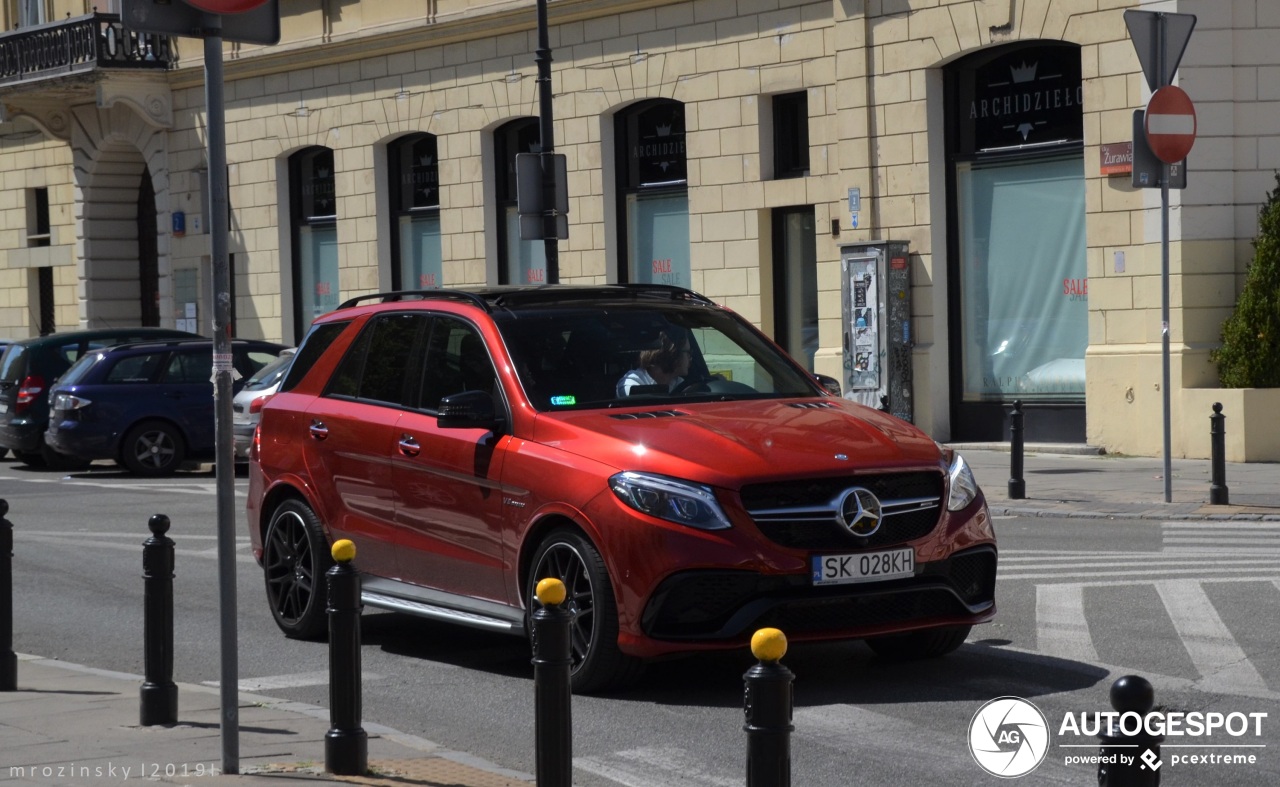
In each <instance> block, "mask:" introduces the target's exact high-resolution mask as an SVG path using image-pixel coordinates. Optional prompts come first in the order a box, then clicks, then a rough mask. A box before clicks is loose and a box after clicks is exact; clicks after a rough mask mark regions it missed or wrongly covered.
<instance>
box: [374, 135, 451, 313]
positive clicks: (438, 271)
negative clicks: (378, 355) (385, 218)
mask: <svg viewBox="0 0 1280 787" xmlns="http://www.w3.org/2000/svg"><path fill="white" fill-rule="evenodd" d="M387 170H388V178H387V182H388V183H390V184H391V259H392V264H391V287H392V289H396V290H428V289H434V288H437V287H442V286H444V284H445V282H444V272H443V267H444V256H443V251H442V249H441V241H440V158H439V155H438V146H437V142H436V137H435V135H433V134H410V135H409V136H407V137H402V138H401V139H398V140H396V141H395V142H394V143H392V144H391V146H390V147H388V148H387Z"/></svg>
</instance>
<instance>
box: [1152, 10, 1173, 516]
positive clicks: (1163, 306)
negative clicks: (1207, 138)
mask: <svg viewBox="0 0 1280 787" xmlns="http://www.w3.org/2000/svg"><path fill="white" fill-rule="evenodd" d="M1156 19H1157V20H1158V23H1157V25H1156V74H1157V77H1156V86H1157V89H1159V88H1162V87H1164V86H1165V85H1166V84H1167V82H1166V80H1165V76H1164V72H1165V56H1166V51H1165V50H1166V48H1167V46H1168V42H1167V41H1166V40H1165V27H1166V25H1167V24H1168V23H1167V21H1166V20H1165V17H1164V14H1162V13H1157V14H1156ZM1160 328H1161V330H1160V393H1161V397H1160V398H1161V402H1162V404H1163V408H1164V413H1163V425H1164V502H1166V503H1172V502H1173V460H1172V459H1171V458H1170V455H1171V453H1172V439H1171V437H1170V435H1171V433H1172V426H1171V423H1170V403H1169V402H1170V393H1169V165H1168V164H1164V163H1162V164H1161V169H1160Z"/></svg>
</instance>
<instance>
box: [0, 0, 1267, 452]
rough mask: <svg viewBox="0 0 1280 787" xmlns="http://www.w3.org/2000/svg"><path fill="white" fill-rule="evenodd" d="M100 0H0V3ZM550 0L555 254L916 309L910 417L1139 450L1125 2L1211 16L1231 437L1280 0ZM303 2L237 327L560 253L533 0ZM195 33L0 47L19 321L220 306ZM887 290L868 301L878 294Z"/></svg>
mask: <svg viewBox="0 0 1280 787" xmlns="http://www.w3.org/2000/svg"><path fill="white" fill-rule="evenodd" d="M33 5H35V6H40V7H41V8H42V9H43V14H44V16H43V17H41V16H40V15H39V14H37V16H36V17H32V16H31V14H32V13H33V12H32V11H31V7H32V6H33ZM90 5H91V3H89V2H82V1H81V0H51V1H50V2H47V3H44V4H40V3H36V4H30V3H18V2H15V0H6V2H5V3H4V5H3V6H0V7H2V8H3V12H2V13H3V14H4V18H3V19H2V20H0V21H3V22H4V28H5V29H6V30H10V31H12V32H10V33H7V34H5V36H4V38H9V39H12V38H14V37H15V36H18V35H20V34H22V33H23V32H24V30H28V29H34V28H41V29H44V28H56V27H58V26H59V24H63V23H60V22H59V21H58V20H62V19H64V18H67V17H70V18H71V19H76V18H80V17H81V16H85V15H92V14H93V13H94V9H93V8H91V7H89V6H90ZM92 5H95V6H98V9H97V10H98V11H100V12H103V13H105V14H111V13H119V12H120V11H121V10H122V9H121V8H120V5H121V4H120V2H116V1H108V2H106V3H102V2H101V0H99V2H96V3H92ZM104 5H105V8H104V7H102V6H104ZM548 8H549V17H550V25H549V33H550V44H551V48H552V54H553V66H552V69H553V78H552V87H553V90H554V93H555V99H554V105H553V106H554V118H555V122H554V149H555V151H556V152H557V153H562V154H564V155H565V157H566V161H567V172H568V178H567V181H568V184H567V189H568V195H569V206H570V211H569V214H568V222H569V235H568V238H567V240H564V241H561V242H560V244H559V248H560V251H559V279H560V281H561V282H564V283H605V282H653V283H672V284H678V285H682V286H687V287H691V288H692V289H695V290H697V291H700V292H702V293H703V294H705V295H707V296H709V297H711V298H713V299H715V300H716V301H718V302H720V303H722V304H724V305H727V306H729V307H731V308H733V309H735V310H736V311H738V312H739V313H741V314H742V315H744V316H745V317H746V318H748V319H749V320H751V321H752V322H753V323H755V324H756V325H757V326H759V327H760V328H761V329H762V330H763V331H764V332H766V333H767V334H769V335H771V336H773V337H775V338H776V339H777V340H778V341H779V343H780V344H782V345H783V346H784V347H785V348H786V349H788V350H789V351H790V352H792V354H793V355H794V356H795V357H796V358H797V359H798V360H800V361H801V362H802V363H804V364H806V365H808V366H809V367H810V368H811V369H812V370H813V371H814V372H817V373H822V374H828V375H831V376H834V377H837V378H838V379H841V380H842V381H845V382H846V383H848V382H850V381H851V380H853V381H855V382H856V380H857V379H859V378H858V377H857V376H856V375H853V374H852V372H853V371H854V370H857V369H858V367H859V364H861V363H863V362H864V356H863V354H862V353H861V350H863V349H866V348H868V347H869V348H870V353H869V355H870V362H871V365H872V366H873V367H874V366H875V365H876V363H877V361H878V360H879V361H883V355H882V352H883V347H884V340H883V338H882V337H875V334H876V332H877V330H879V331H880V332H883V331H885V330H887V329H888V328H889V327H892V328H893V330H895V331H897V332H898V333H896V334H895V338H896V337H898V336H900V337H901V339H900V340H899V341H901V342H905V344H906V345H907V346H909V348H910V354H909V366H910V375H909V377H910V379H911V384H910V389H909V393H910V398H911V401H912V407H911V416H912V419H913V420H914V421H915V423H917V424H918V425H919V426H921V427H922V428H923V429H924V430H925V431H927V432H928V433H929V434H931V435H932V436H933V437H935V438H936V439H939V440H953V441H956V440H984V441H986V440H1003V439H1007V411H1008V405H1009V404H1010V403H1011V402H1012V401H1013V400H1015V399H1019V400H1022V401H1024V402H1025V408H1026V410H1027V423H1028V437H1029V439H1047V440H1054V441H1066V442H1077V443H1081V442H1088V443H1091V444H1094V445H1100V446H1103V447H1105V448H1107V449H1109V450H1111V451H1120V452H1125V453H1134V454H1156V453H1158V452H1159V451H1160V450H1161V443H1160V434H1161V392H1160V390H1159V384H1160V380H1161V359H1162V331H1163V327H1162V321H1161V288H1162V280H1163V277H1162V275H1161V243H1160V210H1159V204H1160V192H1159V189H1152V188H1134V186H1133V185H1132V178H1131V175H1130V174H1129V173H1128V172H1126V171H1124V169H1123V165H1121V166H1120V167H1119V169H1120V170H1121V171H1120V172H1114V171H1112V172H1108V171H1106V170H1115V169H1117V166H1116V161H1114V160H1113V159H1117V158H1121V159H1122V158H1123V151H1122V150H1121V148H1122V147H1123V145H1124V143H1127V142H1130V141H1131V139H1132V133H1133V113H1134V110H1138V109H1142V108H1143V107H1144V106H1145V104H1146V102H1147V99H1148V98H1149V96H1150V93H1151V91H1150V89H1149V87H1148V86H1147V83H1146V81H1145V79H1144V77H1143V74H1142V70H1141V66H1140V63H1139V60H1138V58H1137V56H1136V53H1135V50H1134V46H1133V43H1132V42H1131V41H1130V39H1129V35H1128V32H1127V29H1126V25H1125V21H1124V12H1125V11H1126V10H1147V11H1154V10H1159V11H1176V12H1179V13H1189V14H1195V15H1196V16H1197V18H1198V21H1197V25H1196V28H1195V31H1194V34H1193V36H1192V37H1191V39H1190V43H1189V45H1188V46H1187V49H1186V54H1185V56H1184V58H1183V60H1182V65H1181V68H1180V70H1179V71H1178V76H1177V79H1176V82H1177V84H1179V85H1180V86H1181V87H1182V88H1183V89H1185V90H1186V91H1187V92H1188V93H1189V94H1190V96H1191V97H1192V99H1193V100H1194V101H1195V102H1196V106H1197V112H1198V139H1197V142H1196V145H1195V148H1194V150H1193V152H1192V154H1191V157H1190V159H1189V166H1188V169H1189V176H1188V184H1187V187H1186V189H1184V190H1174V191H1172V192H1171V200H1172V209H1171V211H1170V215H1171V224H1170V234H1171V238H1172V242H1171V244H1170V276H1169V285H1170V304H1171V311H1170V314H1171V319H1170V324H1169V328H1168V330H1169V332H1170V339H1171V363H1172V387H1171V392H1172V394H1173V411H1172V416H1173V423H1174V437H1173V440H1174V453H1175V455H1203V453H1204V451H1206V450H1207V416H1208V410H1207V404H1206V402H1207V401H1212V400H1213V399H1214V397H1215V396H1216V394H1215V393H1214V390H1215V386H1216V371H1215V369H1214V367H1213V366H1212V365H1211V364H1210V363H1209V362H1208V353H1209V351H1210V349H1211V348H1213V347H1214V346H1215V345H1216V343H1217V341H1218V338H1219V332H1220V326H1221V323H1222V320H1223V319H1224V318H1225V317H1226V316H1227V315H1228V314H1229V313H1230V310H1231V307H1232V305H1233V304H1234V302H1235V299H1236V297H1237V294H1238V291H1239V288H1240V286H1241V284H1242V282H1243V273H1244V271H1245V269H1246V267H1247V265H1248V262H1249V260H1250V258H1251V245H1250V241H1251V239H1252V237H1253V235H1254V233H1255V232H1256V228H1257V210H1258V206H1259V205H1260V203H1261V202H1262V200H1263V198H1264V196H1265V193H1266V192H1267V191H1268V190H1269V189H1270V188H1271V187H1272V186H1273V185H1274V172H1275V170H1276V169H1277V168H1278V167H1280V137H1277V136H1276V135H1275V134H1274V133H1273V130H1274V128H1275V127H1276V122H1277V121H1278V120H1280V101H1277V98H1278V97H1280V80H1277V79H1274V78H1273V77H1275V76H1276V75H1277V74H1280V57H1277V55H1276V54H1275V52H1274V47H1271V46H1269V45H1268V43H1267V42H1268V40H1269V39H1270V37H1271V36H1274V35H1275V34H1276V33H1277V28H1280V5H1277V4H1275V3H1271V2H1267V1H1266V0H1234V2H1217V1H1215V0H1178V1H1177V2H1173V1H1168V2H1161V3H1143V2H1140V1H1139V0H1036V1H1032V0H951V1H948V0H820V1H817V2H814V1H808V2H806V1H804V0H684V1H683V2H677V1H672V0H610V1H609V2H603V1H602V0H550V2H549V3H548ZM280 9H281V19H280V24H281V34H282V35H281V40H280V42H279V43H278V44H277V45H274V46H258V45H250V44H232V43H229V44H227V45H226V47H225V50H224V68H225V102H226V142H227V148H226V152H227V161H228V180H229V184H230V190H229V201H230V228H231V234H230V240H229V244H230V245H229V249H230V253H231V263H230V264H231V267H232V271H233V291H234V292H233V293H232V295H233V298H234V312H235V330H236V332H237V333H238V334H239V335H241V336H246V337H260V338H266V339H272V340H283V341H286V342H297V341H299V340H300V339H301V337H302V335H303V334H304V332H305V330H306V327H307V325H308V324H309V322H310V320H311V319H312V318H313V316H314V315H315V314H318V313H322V312H324V311H326V310H328V309H330V308H333V307H334V306H336V305H337V304H338V303H339V302H341V301H342V300H345V299H346V298H349V297H352V296H355V295H359V294H365V293H370V292H376V291H384V290H390V289H397V288H399V289H416V288H430V287H437V286H446V287H447V286H460V285H475V284H491V285H492V284H511V283H534V284H537V283H544V282H545V281H546V277H547V273H546V270H545V258H544V256H543V254H542V251H541V246H540V243H538V242H530V241H522V240H521V239H520V237H519V231H518V227H519V223H518V217H516V216H515V198H516V191H517V190H516V178H515V169H514V166H515V163H514V162H515V155H516V154H518V153H528V152H536V151H537V150H538V142H539V140H538V135H537V125H538V124H537V115H538V83H537V80H536V79H535V76H536V64H535V61H534V51H535V49H536V46H537V35H536V29H535V3H534V0H495V1H493V2H489V1H487V0H379V2H367V1H366V2H356V1H355V0H281V1H280ZM45 20H49V21H45ZM99 29H100V30H103V31H105V30H106V29H107V28H106V27H100V28H99ZM100 35H101V36H103V37H104V40H105V36H106V35H107V33H105V32H103V33H101V34H100ZM113 35H116V34H113ZM125 37H126V38H127V35H126V36H125ZM11 43H12V42H11ZM171 45H172V47H173V49H172V51H169V52H168V53H167V54H168V55H169V57H170V59H171V60H172V62H173V65H172V67H171V68H168V69H133V70H127V69H124V68H116V67H115V66H114V65H112V64H109V63H108V64H106V65H103V64H102V63H101V62H99V65H98V66H97V67H96V68H94V69H91V70H89V71H88V72H87V73H77V74H75V75H72V76H65V75H63V76H60V75H58V74H52V75H50V74H40V75H31V74H24V73H22V72H21V69H17V70H15V69H12V68H11V69H10V70H9V71H6V72H4V73H0V109H2V110H3V111H2V114H0V118H2V119H3V122H0V178H3V188H0V333H4V334H7V335H9V336H15V337H20V336H25V335H31V334H35V333H39V332H40V331H41V330H48V329H50V328H52V329H56V330H70V329H75V328H78V327H97V326H102V325H121V324H138V323H155V324H162V325H166V326H174V325H177V326H180V327H192V328H195V329H197V330H199V331H201V332H203V333H208V332H209V331H210V330H211V328H210V325H211V317H212V303H213V301H212V298H213V296H212V293H211V292H210V289H211V285H210V282H211V274H210V271H211V259H210V243H209V235H208V221H209V218H208V211H209V208H208V205H207V202H208V200H207V197H206V189H207V184H208V177H207V175H208V172H207V156H206V148H205V146H206V142H207V134H206V127H205V113H204V106H205V93H204V71H203V50H202V46H201V42H200V41H199V40H197V39H188V38H183V39H176V40H174V41H173V42H172V44H171ZM0 46H3V42H0ZM137 47H138V48H137V51H138V52H140V53H143V55H142V59H144V60H145V59H146V57H147V55H154V54H156V51H157V50H156V49H155V48H154V46H153V45H150V44H146V45H137ZM148 47H150V48H148ZM153 59H154V58H153ZM0 61H3V58H0ZM854 190H856V191H854ZM855 195H856V197H857V200H856V202H855V201H854V200H853V198H854V196H855ZM855 208H856V210H855ZM887 241H893V242H900V243H905V244H906V249H907V254H906V255H905V257H903V258H901V259H899V260H897V261H896V262H897V263H898V264H900V265H902V267H903V269H905V270H907V271H908V273H909V277H910V287H909V289H908V290H907V291H905V292H896V291H895V292H891V291H890V289H889V288H888V287H886V286H883V284H884V282H883V281H880V280H878V279H876V280H874V281H873V278H867V279H865V280H864V279H862V278H861V277H862V274H861V273H859V274H858V275H857V276H851V275H850V271H851V268H850V259H851V257H850V255H851V253H852V251H853V250H865V249H866V245H865V244H872V247H873V248H874V244H876V243H879V242H887ZM899 248H900V247H899ZM886 269H887V268H882V269H881V272H875V271H873V273H875V274H876V275H877V276H879V275H881V273H882V272H883V270H886ZM859 270H860V269H859ZM868 285H870V286H871V289H870V290H867V288H866V287H867V286H868ZM877 285H878V286H877ZM868 292H870V293H871V302H870V303H869V304H864V306H865V307H866V308H869V309H871V311H870V312H868V313H867V315H866V316H867V317H868V318H869V319H870V321H871V322H870V326H871V328H872V330H871V332H870V334H868V333H866V332H865V331H866V327H867V326H866V325H859V324H857V323H856V320H857V319H858V317H861V316H862V314H861V308H862V307H855V306H854V302H855V300H856V299H858V298H864V297H867V294H868ZM899 295H901V296H905V297H906V299H907V300H909V305H910V309H909V315H910V317H909V320H908V321H907V324H906V326H905V327H901V326H898V325H896V324H895V325H893V326H889V325H888V324H886V323H884V322H883V318H884V314H883V313H882V312H877V311H876V307H877V306H878V305H879V302H878V301H877V299H879V301H883V300H884V299H885V298H887V297H897V296H899ZM867 335H871V336H873V337H874V338H875V339H876V341H879V342H880V343H879V344H878V345H877V344H875V343H869V344H865V345H864V344H861V342H862V341H863V340H864V339H865V337H866V336H867ZM877 351H879V352H877ZM877 355H879V356H880V357H879V358H877ZM873 387H874V386H873ZM1205 391H1208V393H1205ZM873 393H875V394H878V393H881V391H873ZM1197 408H1204V412H1203V413H1201V412H1200V411H1199V409H1197ZM1228 415H1229V416H1230V415H1232V413H1231V411H1230V410H1228ZM1201 416H1204V417H1201ZM1238 423H1240V424H1241V426H1242V428H1241V429H1240V430H1239V431H1240V432H1242V433H1243V432H1250V433H1252V434H1253V435H1254V439H1255V443H1254V445H1253V447H1252V448H1246V447H1244V446H1243V444H1241V443H1239V441H1237V442H1236V443H1233V447H1232V449H1231V450H1232V451H1233V454H1232V458H1254V459H1257V458H1271V459H1280V441H1278V440H1276V439H1275V438H1270V437H1265V430H1264V431H1263V432H1259V431H1258V430H1257V429H1255V428H1254V424H1253V423H1252V422H1250V423H1249V424H1248V425H1247V428H1245V424H1244V423H1243V422H1238ZM1258 428H1259V429H1261V428H1262V427H1261V426H1259V427H1258ZM1201 432H1205V433H1206V434H1205V436H1204V439H1201V436H1200V433H1201ZM1259 434H1263V435H1264V436H1263V437H1262V438H1259V437H1258V435H1259ZM1259 440H1261V441H1262V442H1259ZM1267 441H1270V442H1267ZM1273 450H1274V451H1275V454H1276V455H1274V456H1271V455H1269V454H1270V452H1271V451H1273Z"/></svg>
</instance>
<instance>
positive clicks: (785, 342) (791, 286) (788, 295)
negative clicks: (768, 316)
mask: <svg viewBox="0 0 1280 787" xmlns="http://www.w3.org/2000/svg"><path fill="white" fill-rule="evenodd" d="M814 233H815V229H814V212H813V206H812V205H806V206H803V207H797V208H779V209H777V210H775V211H774V212H773V311H774V326H775V329H774V340H775V341H776V342H777V343H778V344H779V346H781V347H782V348H783V349H784V350H786V351H787V352H788V353H790V355H791V357H792V358H794V359H795V360H796V361H797V362H798V363H799V364H800V365H801V366H803V367H805V368H806V369H808V370H809V371H811V372H812V371H813V370H814V369H813V359H814V355H815V354H816V353H817V352H818V250H817V240H816V236H815V234H814Z"/></svg>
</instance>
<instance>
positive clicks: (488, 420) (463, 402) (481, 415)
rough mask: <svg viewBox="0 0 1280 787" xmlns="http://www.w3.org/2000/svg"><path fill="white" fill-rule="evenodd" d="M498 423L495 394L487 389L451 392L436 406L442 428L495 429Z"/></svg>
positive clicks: (437, 419)
mask: <svg viewBox="0 0 1280 787" xmlns="http://www.w3.org/2000/svg"><path fill="white" fill-rule="evenodd" d="M497 424H498V414H497V410H496V409H495V408H494V406H493V396H492V395H491V394H489V393H486V392H485V391H463V392H462V393H456V394H450V395H449V396H446V397H444V398H443V399H441V400H440V406H439V407H438V408H436V425H437V426H439V427H440V428H441V429H493V428H494V427H495V426H497Z"/></svg>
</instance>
